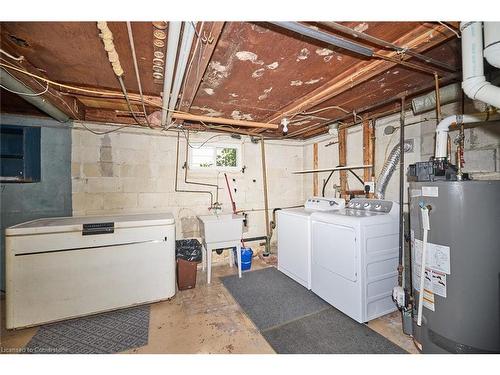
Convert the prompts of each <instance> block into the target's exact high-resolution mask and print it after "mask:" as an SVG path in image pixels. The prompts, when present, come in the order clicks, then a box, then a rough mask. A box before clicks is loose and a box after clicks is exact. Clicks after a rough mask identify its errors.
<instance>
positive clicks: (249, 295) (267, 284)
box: [222, 267, 407, 354]
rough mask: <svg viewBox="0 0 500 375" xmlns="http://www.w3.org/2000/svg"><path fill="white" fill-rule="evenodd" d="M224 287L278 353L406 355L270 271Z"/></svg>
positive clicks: (227, 279)
mask: <svg viewBox="0 0 500 375" xmlns="http://www.w3.org/2000/svg"><path fill="white" fill-rule="evenodd" d="M222 283H223V284H224V286H225V287H226V288H227V289H228V290H229V292H230V293H231V295H232V296H233V297H234V298H235V299H236V301H237V302H238V304H239V305H240V306H241V307H242V309H243V310H244V311H245V313H246V314H247V315H248V316H249V318H250V319H251V320H252V321H253V322H254V324H255V325H256V326H257V327H258V328H259V330H260V331H261V333H262V335H263V336H264V337H265V338H266V340H267V341H268V342H269V344H270V345H271V346H272V347H273V349H274V350H275V351H276V352H277V353H283V354H286V353H290V354H292V353H293V354H313V353H314V354H327V353H330V354H350V353H359V354H365V353H366V354H403V353H407V352H406V351H405V350H403V349H402V348H400V347H399V346H397V345H396V344H394V343H392V342H391V341H389V340H387V339H386V338H385V337H383V336H381V335H379V334H378V333H377V332H375V331H373V330H372V329H370V328H368V327H367V326H366V325H364V324H360V323H358V322H356V321H355V320H353V319H351V318H349V317H348V316H347V315H345V314H343V313H342V312H340V311H339V310H337V309H335V308H334V307H332V306H330V305H329V304H328V303H326V302H325V301H323V300H322V299H321V298H319V297H318V296H316V295H315V294H314V293H312V292H311V291H309V290H307V289H306V288H304V287H303V286H302V285H300V284H298V283H296V282H295V281H293V280H292V279H290V278H289V277H287V276H286V275H284V274H283V273H281V272H280V271H278V270H277V269H276V268H274V267H269V268H265V269H262V270H258V271H252V272H246V273H245V274H244V275H243V277H242V278H241V279H239V278H238V276H237V275H231V276H226V277H223V278H222Z"/></svg>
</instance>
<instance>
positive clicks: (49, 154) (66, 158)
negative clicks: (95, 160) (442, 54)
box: [0, 114, 71, 290]
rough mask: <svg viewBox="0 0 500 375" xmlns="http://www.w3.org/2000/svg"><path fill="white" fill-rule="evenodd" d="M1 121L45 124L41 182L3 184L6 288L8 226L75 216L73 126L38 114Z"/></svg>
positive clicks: (0, 271) (0, 274) (1, 247)
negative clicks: (72, 151) (72, 179)
mask: <svg viewBox="0 0 500 375" xmlns="http://www.w3.org/2000/svg"><path fill="white" fill-rule="evenodd" d="M1 122H2V124H5V125H20V126H39V127H41V134H40V146H41V147H40V152H41V180H40V182H35V183H7V184H0V192H1V193H0V206H1V220H0V222H1V241H0V254H1V256H0V280H1V282H0V284H1V289H2V290H5V228H7V227H9V226H12V225H16V224H19V223H23V222H26V221H30V220H34V219H39V218H43V217H57V216H71V169H70V165H71V129H70V128H69V127H68V125H67V124H60V123H58V122H56V121H53V120H49V119H42V118H36V117H23V116H9V115H3V114H2V117H1Z"/></svg>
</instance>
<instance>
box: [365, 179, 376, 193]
mask: <svg viewBox="0 0 500 375" xmlns="http://www.w3.org/2000/svg"><path fill="white" fill-rule="evenodd" d="M367 185H368V186H370V191H369V192H370V193H373V192H374V191H375V182H374V181H365V186H367Z"/></svg>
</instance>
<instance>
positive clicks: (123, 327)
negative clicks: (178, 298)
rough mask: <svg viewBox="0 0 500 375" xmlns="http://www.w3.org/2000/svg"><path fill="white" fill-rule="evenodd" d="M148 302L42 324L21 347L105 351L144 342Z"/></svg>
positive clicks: (35, 350)
mask: <svg viewBox="0 0 500 375" xmlns="http://www.w3.org/2000/svg"><path fill="white" fill-rule="evenodd" d="M149 314H150V308H149V306H148V305H144V306H137V307H133V308H129V309H124V310H117V311H110V312H106V313H102V314H98V315H92V316H87V317H83V318H77V319H72V320H67V321H64V322H59V323H53V324H47V325H44V326H41V327H40V328H39V329H38V331H37V333H36V334H35V336H33V338H32V339H31V341H30V342H29V343H28V345H26V347H25V348H24V352H25V353H31V354H57V353H61V354H106V353H119V352H122V351H125V350H128V349H133V348H137V347H140V346H144V345H146V344H147V343H148V336H149Z"/></svg>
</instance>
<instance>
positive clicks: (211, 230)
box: [198, 214, 243, 244]
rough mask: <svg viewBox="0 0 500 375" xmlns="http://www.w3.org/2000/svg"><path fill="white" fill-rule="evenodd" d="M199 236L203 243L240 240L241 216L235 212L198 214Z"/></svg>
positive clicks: (241, 229) (241, 233) (241, 232)
mask: <svg viewBox="0 0 500 375" xmlns="http://www.w3.org/2000/svg"><path fill="white" fill-rule="evenodd" d="M198 219H199V220H200V236H201V239H202V241H203V242H204V243H207V244H208V243H216V242H227V241H234V240H238V241H239V240H241V237H242V235H243V216H242V215H235V214H224V215H204V216H198Z"/></svg>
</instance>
